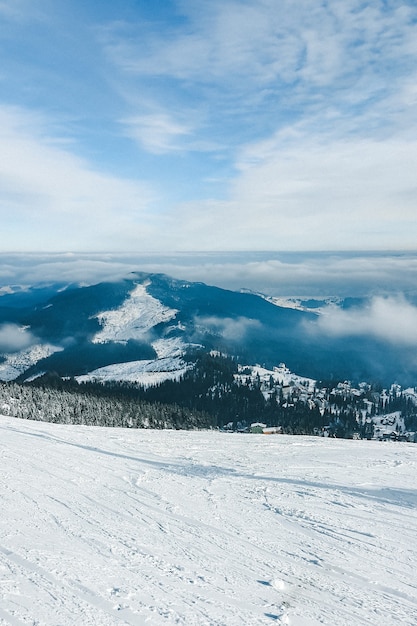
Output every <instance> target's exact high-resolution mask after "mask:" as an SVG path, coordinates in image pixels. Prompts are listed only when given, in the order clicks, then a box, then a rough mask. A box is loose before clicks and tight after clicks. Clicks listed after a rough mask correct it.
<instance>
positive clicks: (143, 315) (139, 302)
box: [93, 283, 178, 343]
mask: <svg viewBox="0 0 417 626" xmlns="http://www.w3.org/2000/svg"><path fill="white" fill-rule="evenodd" d="M177 312H178V311H176V310H175V309H170V308H169V307H167V306H165V305H163V304H162V303H161V302H159V300H156V298H153V297H152V296H151V295H150V294H148V293H147V291H146V283H145V284H141V285H137V286H136V287H135V288H134V290H133V291H132V292H131V293H130V294H129V297H128V298H127V299H126V300H125V301H124V302H123V304H122V306H120V307H119V308H118V309H115V310H110V311H104V312H102V313H100V314H99V315H97V318H98V321H99V322H100V324H101V325H102V329H101V331H100V332H98V333H97V334H96V335H95V337H94V339H93V342H94V343H105V342H106V341H128V340H129V339H136V340H143V339H144V338H145V337H146V334H147V332H148V331H149V330H150V329H151V328H153V327H154V326H156V325H157V324H160V323H161V322H168V321H169V320H171V319H173V318H174V317H175V315H176V314H177Z"/></svg>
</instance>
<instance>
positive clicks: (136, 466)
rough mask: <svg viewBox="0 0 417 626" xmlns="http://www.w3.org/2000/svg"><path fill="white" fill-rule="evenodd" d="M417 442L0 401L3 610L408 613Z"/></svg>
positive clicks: (89, 614)
mask: <svg viewBox="0 0 417 626" xmlns="http://www.w3.org/2000/svg"><path fill="white" fill-rule="evenodd" d="M416 468H417V446H416V445H414V444H407V443H391V442H389V443H382V442H374V441H369V442H368V441H346V440H336V439H323V438H311V437H289V436H279V435H276V436H266V435H238V434H234V435H232V434H221V433H217V432H178V431H177V432H174V431H151V430H149V431H146V430H121V429H106V428H98V427H95V428H94V427H92V428H90V427H75V426H63V425H54V424H46V423H40V422H30V421H22V420H17V419H13V418H9V417H0V481H1V484H0V488H1V515H0V624H2V625H5V624H7V625H9V624H11V625H12V626H23V625H31V626H33V625H35V624H36V626H58V625H59V626H70V625H71V626H73V625H76V626H114V625H130V626H136V625H142V624H150V625H152V626H160V625H171V624H182V625H187V626H192V625H196V626H199V625H205V626H242V625H250V626H256V625H261V624H265V625H268V624H270V625H271V626H272V625H273V624H286V625H288V624H290V625H292V626H313V625H314V626H316V625H318V624H324V625H327V626H370V625H374V626H394V625H395V626H398V625H399V624H401V625H407V626H415V624H417V568H416V562H417V485H416Z"/></svg>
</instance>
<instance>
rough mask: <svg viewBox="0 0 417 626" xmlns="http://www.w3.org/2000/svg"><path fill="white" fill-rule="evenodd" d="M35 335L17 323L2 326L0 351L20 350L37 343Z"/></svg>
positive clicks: (0, 330) (0, 327)
mask: <svg viewBox="0 0 417 626" xmlns="http://www.w3.org/2000/svg"><path fill="white" fill-rule="evenodd" d="M35 341H36V340H35V337H34V336H33V335H32V334H31V333H30V332H29V331H28V330H27V329H26V328H23V327H20V326H17V325H16V324H2V325H1V326H0V352H4V353H7V352H19V350H24V349H25V348H29V347H30V346H31V345H33V344H34V343H35Z"/></svg>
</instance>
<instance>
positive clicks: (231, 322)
mask: <svg viewBox="0 0 417 626" xmlns="http://www.w3.org/2000/svg"><path fill="white" fill-rule="evenodd" d="M194 322H195V326H196V328H197V329H200V328H202V330H203V331H205V330H206V329H208V330H209V331H210V332H212V333H214V334H215V335H219V336H221V337H222V338H223V339H226V340H227V341H240V340H241V339H243V338H244V337H245V336H246V334H247V333H248V332H249V331H250V330H252V329H257V328H259V327H260V326H261V324H260V322H259V321H258V320H252V319H249V318H247V317H243V316H241V317H237V318H231V317H217V316H214V315H213V316H200V317H196V318H195V320H194Z"/></svg>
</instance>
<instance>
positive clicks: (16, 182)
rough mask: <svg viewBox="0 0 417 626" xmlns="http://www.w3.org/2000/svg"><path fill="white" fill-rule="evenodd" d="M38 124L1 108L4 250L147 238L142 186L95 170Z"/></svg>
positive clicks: (0, 195)
mask: <svg viewBox="0 0 417 626" xmlns="http://www.w3.org/2000/svg"><path fill="white" fill-rule="evenodd" d="M44 126H45V121H44V120H43V119H41V118H39V117H38V116H35V115H33V114H30V113H28V112H27V111H22V110H20V109H19V110H18V109H13V108H8V107H1V108H0V152H1V153H2V154H3V155H5V156H6V157H7V158H3V159H2V160H1V163H0V214H1V215H2V217H3V221H4V223H6V224H7V228H8V233H7V241H6V239H4V240H3V247H4V246H5V244H6V245H7V246H9V249H19V250H22V249H26V250H28V249H29V250H31V249H42V248H43V249H44V250H48V249H49V250H50V249H57V248H58V249H65V248H66V249H80V248H81V249H97V247H98V248H100V249H102V248H107V247H109V248H110V249H114V247H115V246H117V247H123V245H124V244H125V242H126V239H129V237H131V238H132V241H133V240H134V238H135V236H136V237H139V236H141V237H144V236H146V233H147V232H149V221H150V214H149V212H148V210H147V209H148V206H149V204H150V202H151V199H152V194H151V191H150V189H149V187H148V186H147V185H145V184H142V183H140V182H137V181H133V180H128V179H121V178H117V177H115V176H113V175H111V174H108V173H104V172H100V171H98V170H96V169H94V168H93V167H92V166H91V165H90V164H89V163H88V162H86V161H85V160H84V159H82V158H80V157H79V156H77V155H76V154H75V153H74V152H73V151H72V150H73V149H74V146H71V145H68V143H66V142H63V141H62V142H60V141H59V140H58V141H57V140H56V139H53V138H52V137H50V136H48V135H47V134H46V133H45V131H44ZM126 233H128V236H127V237H126ZM3 234H4V235H5V234H6V233H5V232H3Z"/></svg>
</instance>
